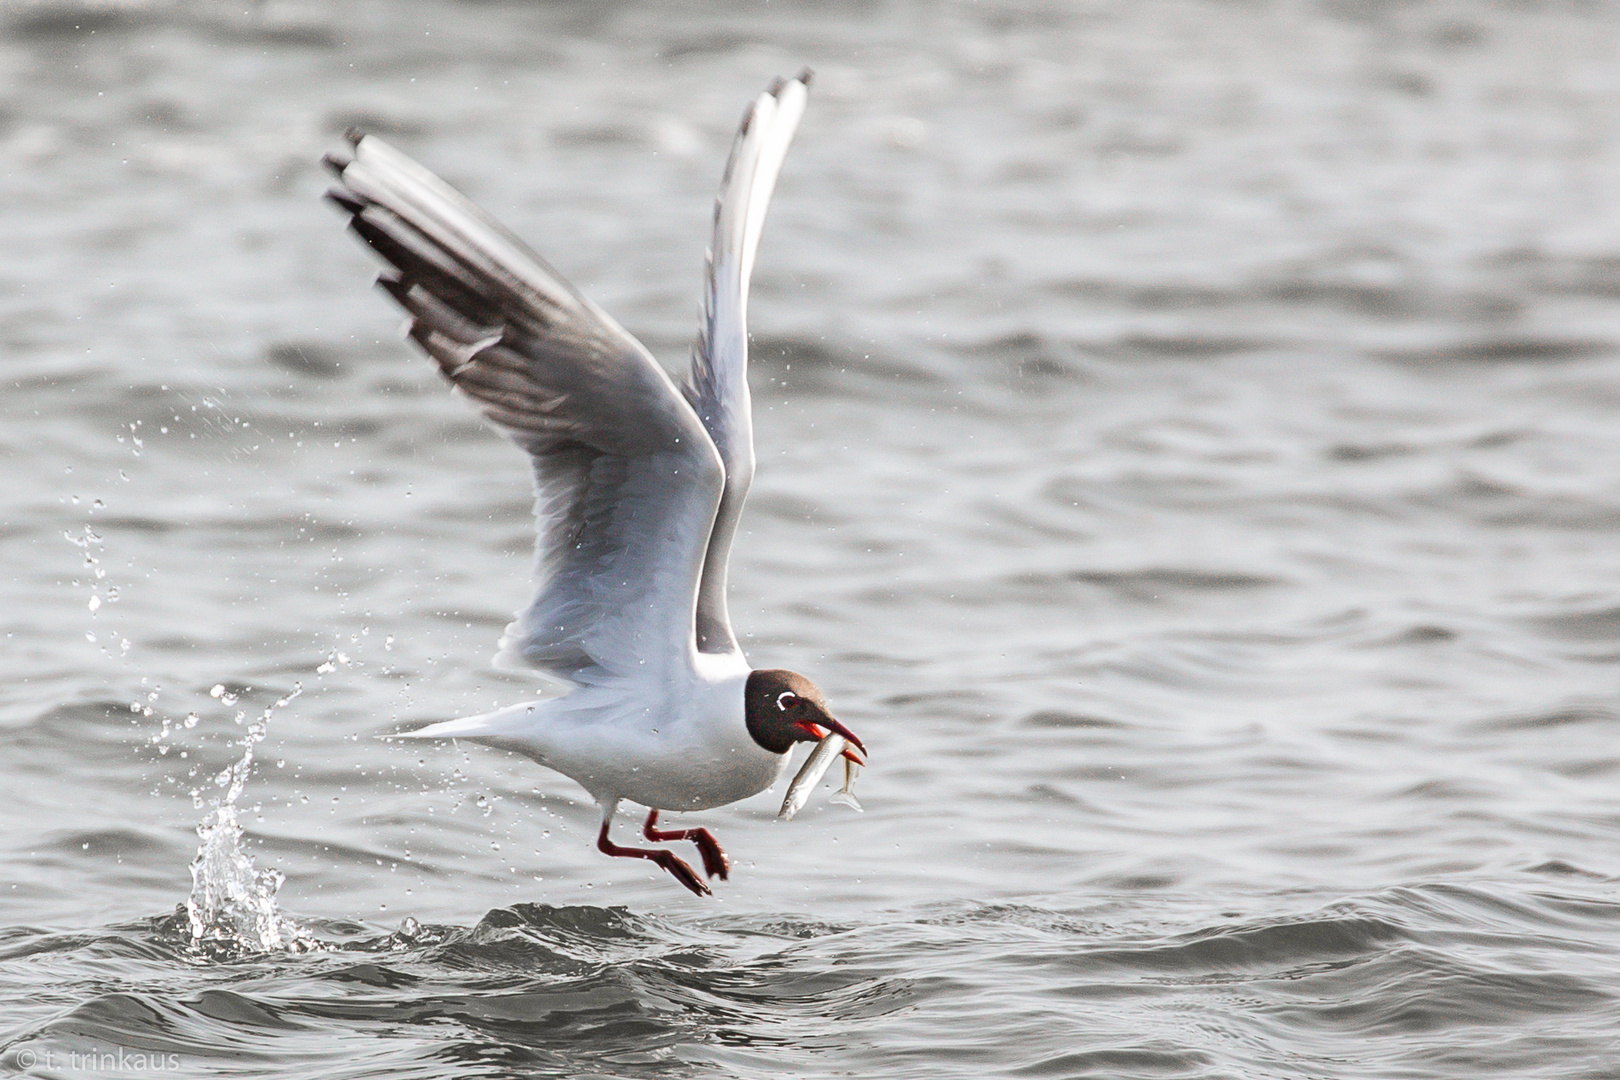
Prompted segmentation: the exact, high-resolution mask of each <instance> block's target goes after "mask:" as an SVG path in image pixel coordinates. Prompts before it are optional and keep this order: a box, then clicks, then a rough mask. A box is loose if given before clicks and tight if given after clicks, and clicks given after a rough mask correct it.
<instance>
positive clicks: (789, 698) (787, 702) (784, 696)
mask: <svg viewBox="0 0 1620 1080" xmlns="http://www.w3.org/2000/svg"><path fill="white" fill-rule="evenodd" d="M798 701H799V695H798V694H795V693H794V692H793V691H791V690H786V691H783V692H782V693H780V694H777V695H776V707H777V708H778V709H781V710H782V711H783V712H787V711H788V710H789V709H791V708H793V706H794V705H796V704H798Z"/></svg>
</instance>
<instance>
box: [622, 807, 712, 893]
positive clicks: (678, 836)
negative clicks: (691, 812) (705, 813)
mask: <svg viewBox="0 0 1620 1080" xmlns="http://www.w3.org/2000/svg"><path fill="white" fill-rule="evenodd" d="M641 835H642V836H645V837H646V838H647V839H649V840H690V841H692V843H694V844H696V845H697V847H698V852H699V853H700V854H702V856H703V872H704V873H705V874H708V875H709V876H710V877H717V878H719V879H720V880H721V881H724V880H726V879H727V878H728V877H730V876H731V860H730V859H729V858H728V857H727V856H726V853H725V852H724V851H721V850H720V841H718V840H716V839H715V838H714V833H712V832H710V831H709V830H708V829H660V828H659V827H658V811H656V810H654V811H652V812H651V813H650V814H648V815H647V824H645V825H643V826H642V827H641Z"/></svg>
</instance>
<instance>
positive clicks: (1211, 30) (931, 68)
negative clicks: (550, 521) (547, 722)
mask: <svg viewBox="0 0 1620 1080" xmlns="http://www.w3.org/2000/svg"><path fill="white" fill-rule="evenodd" d="M1617 45H1620V10H1617V9H1616V8H1615V7H1614V6H1613V5H1610V4H1604V3H1593V4H1584V5H1558V4H1547V5H1508V4H1487V3H1483V2H1482V3H1478V4H1465V3H1452V4H1442V3H1431V4H1423V3H1407V4H1399V3H1352V2H1348V0H1341V2H1322V3H1282V2H1279V3H1275V4H1266V3H1249V4H1243V3H1213V2H1212V3H1195V2H1190V0H1189V2H1181V3H1176V2H1164V3H1159V2H1149V3H1140V4H1123V3H1118V4H1102V3H1098V4H1089V5H1080V4H1050V5H1043V4H1040V3H1012V2H995V3H984V4H974V5H969V4H940V5H922V4H918V5H909V4H900V3H896V4H888V5H858V4H848V5H844V6H832V5H809V4H804V5H793V4H782V3H773V4H769V5H757V4H756V5H735V6H731V7H724V8H722V7H716V8H712V9H711V8H707V7H702V6H696V5H687V6H682V5H678V4H650V3H625V4H615V5H605V4H604V5H591V6H584V5H581V6H549V5H529V4H517V3H459V4H458V3H448V2H428V0H414V2H400V3H392V4H386V5H385V4H381V3H345V4H341V5H339V4H330V5H328V4H320V3H314V4H304V5H291V4H286V3H276V2H271V3H266V4H262V5H259V6H258V7H257V8H253V9H251V10H245V11H238V10H235V9H231V8H229V7H228V6H227V5H223V4H211V3H196V4H184V3H178V2H175V3H158V2H153V3H150V4H137V3H123V4H117V3H112V2H110V0H109V2H90V0H84V2H83V3H82V4H80V5H77V6H75V5H73V4H71V3H51V2H44V0H41V2H19V0H10V2H7V3H4V4H3V5H0V85H3V86H4V88H5V93H4V97H3V100H0V220H3V222H4V228H3V229H0V356H3V359H4V368H3V373H4V378H5V393H4V395H3V397H0V416H3V425H0V461H3V462H4V475H5V478H6V483H5V485H4V489H3V492H0V500H3V502H0V505H3V507H4V514H3V523H0V539H3V542H4V547H3V554H4V572H3V574H0V589H3V592H0V623H3V628H4V632H5V645H6V647H5V650H4V651H3V652H0V783H3V785H4V790H5V793H6V796H7V797H6V798H5V799H4V800H0V868H3V876H0V1069H10V1070H14V1071H18V1072H24V1073H29V1074H32V1075H38V1076H73V1075H89V1074H91V1073H95V1074H98V1075H99V1074H128V1075H150V1074H151V1073H153V1072H154V1071H157V1070H159V1069H161V1070H162V1071H163V1072H164V1073H165V1074H170V1073H176V1072H178V1073H183V1074H185V1075H190V1076H216V1075H220V1074H222V1073H230V1074H234V1075H255V1076H257V1075H288V1076H300V1077H302V1076H323V1077H360V1076H366V1077H381V1076H388V1077H406V1076H422V1077H438V1076H445V1075H451V1074H454V1075H487V1076H558V1077H561V1076H580V1077H586V1076H589V1077H599V1076H614V1077H643V1076H738V1077H756V1076H793V1077H801V1076H802V1077H823V1076H835V1075H862V1076H882V1077H919V1078H940V1077H983V1076H992V1075H993V1076H1023V1077H1080V1076H1105V1077H1245V1078H1248V1077H1279V1078H1294V1077H1335V1078H1336V1077H1393V1076H1403V1077H1478V1076H1485V1075H1491V1076H1511V1077H1532V1076H1546V1077H1554V1076H1556V1077H1573V1076H1587V1077H1598V1076H1613V1075H1615V1070H1616V1068H1617V1063H1620V1038H1617V1036H1616V1031H1617V1030H1620V889H1617V887H1616V883H1617V881H1620V792H1617V789H1616V778H1617V775H1620V695H1617V690H1620V687H1617V684H1616V674H1617V672H1620V546H1617V544H1616V537H1617V531H1620V424H1617V423H1616V418H1617V415H1620V197H1617V193H1620V65H1616V64H1615V62H1614V57H1615V55H1616V50H1617ZM805 63H808V64H810V65H812V66H814V67H815V68H816V69H817V71H818V80H817V83H816V86H815V91H814V94H813V97H812V101H811V105H810V110H809V112H808V113H807V115H806V117H805V121H804V125H803V127H802V128H801V130H800V134H799V138H798V142H797V144H796V146H795V147H794V149H793V152H792V154H791V156H790V157H789V160H788V165H787V168H786V170H785V172H784V176H783V180H782V183H781V186H780V187H779V189H778V195H777V203H776V206H775V209H774V211H773V215H772V219H771V222H770V225H769V227H768V229H767V231H766V237H765V242H764V245H763V248H762V251H761V255H760V262H759V268H758V272H757V277H756V287H755V300H754V303H753V305H752V308H753V310H752V312H751V314H752V317H753V321H754V330H755V343H754V348H755V358H754V387H755V394H756V398H755V401H756V408H757V419H756V424H757V437H758V440H759V451H760V459H761V469H760V474H759V478H758V480H757V482H756V486H755V493H754V496H753V498H752V500H751V502H750V507H749V513H748V516H747V518H746V519H745V523H744V524H745V535H744V536H743V537H742V538H741V540H740V545H739V550H738V552H737V554H736V557H735V559H734V561H733V564H732V576H733V601H732V610H733V613H734V616H735V618H736V620H737V622H738V623H739V625H740V627H741V628H742V629H743V630H744V631H746V632H748V634H749V636H748V638H747V641H746V647H747V649H748V650H749V653H750V657H751V659H752V660H753V661H754V662H755V663H757V664H760V665H762V666H786V667H793V668H796V669H799V670H803V671H807V672H809V673H811V674H813V675H814V676H815V677H816V678H817V680H818V681H819V682H820V683H821V684H822V685H823V686H824V687H825V688H826V689H827V690H828V692H829V694H830V695H831V696H832V698H833V701H834V702H835V704H837V705H838V707H839V711H840V715H842V716H844V717H845V718H846V719H848V720H849V721H850V723H851V724H852V726H854V727H855V728H856V730H858V731H860V732H861V733H862V735H863V736H864V737H865V738H866V739H867V741H868V743H869V745H870V747H871V748H872V768H871V769H870V770H868V771H867V772H866V773H865V774H864V775H863V776H862V778H861V784H860V790H861V795H862V799H863V801H864V802H865V804H866V807H867V811H866V813H865V814H863V815H859V816H857V815H855V814H853V813H850V812H849V811H848V810H845V809H843V808H840V807H836V806H828V805H827V804H826V802H825V792H824V793H823V794H822V795H821V796H818V797H817V798H816V799H815V800H814V801H813V802H812V804H811V806H810V807H809V808H808V809H807V810H806V811H805V812H804V813H803V814H802V815H801V816H800V818H799V819H798V820H797V821H795V822H793V823H791V824H779V823H777V822H775V821H774V820H773V815H774V811H775V800H773V798H772V797H771V796H768V795H767V796H761V797H759V798H757V799H754V800H752V801H750V802H748V803H745V804H742V805H739V806H734V807H730V808H726V809H723V810H719V811H714V812H710V813H706V814H703V815H697V816H695V817H697V818H700V819H701V822H702V823H703V824H706V825H709V826H711V827H713V828H714V829H715V830H716V831H717V832H718V833H719V835H720V836H721V838H722V840H723V841H724V842H725V843H726V844H727V846H728V848H729V850H730V851H731V852H732V854H733V855H734V856H735V858H736V859H737V863H738V866H737V870H736V873H735V874H734V876H733V880H732V881H731V882H730V883H729V884H727V885H725V886H724V887H722V888H721V889H720V890H719V895H718V897H717V898H716V899H714V900H711V901H700V900H698V899H696V898H694V897H691V896H688V895H687V894H686V893H685V892H684V891H683V890H681V889H679V888H677V887H676V886H674V885H673V884H672V883H671V882H670V881H669V880H668V879H667V877H666V876H664V875H662V874H660V873H659V872H658V871H657V870H656V869H655V868H652V867H649V866H646V865H643V864H640V863H634V864H631V863H630V862H629V861H628V860H608V859H604V858H603V857H601V856H600V855H598V854H597V853H596V852H595V851H594V850H593V848H592V844H591V840H592V837H593V834H594V825H595V813H594V810H593V808H592V807H590V806H589V805H588V804H587V801H586V799H585V798H584V796H583V794H582V793H581V792H580V791H578V790H577V789H575V788H574V787H573V786H572V784H571V783H570V782H569V781H567V780H564V779H562V778H560V777H557V776H554V775H551V774H548V773H545V772H543V771H541V770H539V769H538V768H537V767H535V766H533V765H532V764H529V763H527V762H525V761H521V760H517V759H513V758H509V757H506V756H504V755H501V754H497V753H493V752H486V751H481V750H478V749H476V748H461V749H458V748H455V747H451V746H444V747H425V748H424V747H419V746H418V747H395V746H391V745H389V744H386V743H383V742H380V741H378V740H377V739H376V738H375V736H376V735H378V734H381V733H385V732H388V731H391V730H394V729H395V728H396V727H397V726H399V725H402V724H409V723H417V722H421V721H427V720H435V719H443V718H447V717H451V716H457V715H462V714H465V713H468V712H472V711H475V710H480V709H483V708H486V707H488V706H490V705H492V704H494V703H496V702H505V701H511V700H515V699H517V696H518V695H520V694H524V693H527V692H529V690H530V689H532V687H531V685H530V684H529V683H527V682H525V681H524V680H523V679H521V678H518V677H514V676H511V675H506V674H501V673H497V672H495V671H493V670H491V669H490V668H488V667H487V659H488V657H489V656H490V655H491V653H492V652H493V645H494V641H495V638H496V637H497V636H498V634H499V631H500V628H501V626H502V625H503V624H504V623H505V621H506V619H507V618H508V617H509V614H510V612H511V611H512V610H513V609H514V608H516V607H517V606H518V605H519V603H520V602H522V601H523V599H524V598H525V597H526V594H527V588H528V585H527V570H528V562H529V554H528V550H529V545H530V534H529V524H528V523H529V493H528V481H527V478H526V472H525V467H524V464H523V461H522V458H521V455H520V454H519V453H518V452H517V451H516V450H515V449H513V448H512V447H511V446H509V445H508V444H506V443H505V442H504V441H503V440H501V439H500V438H499V437H498V436H496V435H495V434H493V433H492V432H491V431H489V430H487V429H486V428H484V427H483V426H481V424H480V423H479V422H478V421H477V420H476V418H475V417H474V415H473V413H472V411H471V410H470V409H468V408H467V407H466V406H465V404H464V403H462V402H459V401H457V400H455V399H453V398H452V397H451V396H450V395H449V394H448V393H446V392H445V390H444V388H443V387H442V386H441V385H439V382H438V380H437V377H436V376H435V375H434V373H433V372H432V371H431V370H430V365H429V364H428V363H426V362H425V361H423V360H421V359H420V358H418V357H416V356H414V355H412V354H411V353H410V351H409V350H408V349H407V348H406V347H405V346H404V345H403V344H402V343H400V342H399V341H398V340H397V336H396V334H395V326H396V323H397V316H396V315H395V314H394V312H393V311H392V309H391V308H390V307H389V305H388V304H387V303H385V301H384V299H383V298H382V297H380V296H378V295H375V294H373V293H372V292H371V291H370V290H369V289H368V287H367V283H368V281H369V280H370V277H371V275H372V273H373V272H374V270H373V267H372V266H371V264H370V263H369V262H368V261H367V259H366V257H365V256H364V254H363V253H362V252H361V251H360V250H359V249H358V246H357V245H356V244H354V243H353V242H352V241H351V240H350V239H348V238H346V237H345V236H343V235H342V231H341V228H340V224H339V220H338V218H337V217H336V215H334V214H331V213H329V212H328V211H327V210H326V208H324V207H323V206H322V205H320V201H319V196H320V193H321V191H322V190H323V189H324V182H323V178H322V177H321V175H320V174H319V171H318V169H317V168H316V166H315V164H314V162H315V159H316V158H317V157H318V156H319V154H320V153H321V152H322V151H323V150H325V149H328V148H331V147H332V146H334V145H335V144H336V143H337V141H338V139H339V136H340V134H341V132H342V131H343V130H344V129H345V128H346V127H348V126H350V125H352V124H359V125H361V126H363V127H366V128H367V129H369V130H373V131H377V132H379V133H381V134H383V135H384V136H385V137H387V138H390V139H391V140H393V141H394V142H396V143H397V144H398V145H400V146H401V147H402V148H404V149H406V150H407V151H408V152H410V153H412V154H414V155H416V156H418V157H419V158H420V159H422V160H423V161H424V162H426V163H427V164H429V165H430V166H432V167H433V168H435V169H437V170H439V171H440V172H441V173H443V174H444V175H445V176H446V177H447V178H449V179H451V180H452V181H453V182H454V183H456V184H458V185H460V186H461V187H463V188H464V189H465V190H466V191H467V192H468V193H469V194H471V195H473V196H474V197H475V198H477V199H479V200H480V201H482V202H483V203H484V204H485V205H487V206H488V207H490V208H491V209H492V210H493V211H494V212H496V213H497V214H498V215H499V216H500V217H502V218H503V219H505V220H506V221H507V222H509V223H510V224H511V225H512V226H513V227H515V228H516V229H517V231H519V232H520V233H522V234H523V235H525V236H526V237H528V238H530V239H531V240H532V241H533V242H534V244H535V246H536V247H538V248H539V249H540V250H542V251H543V252H545V253H546V254H547V255H548V256H549V257H550V259H551V260H552V261H553V262H554V263H555V264H556V265H557V266H558V267H559V268H560V269H561V270H562V271H563V272H564V273H566V274H568V275H569V276H570V277H571V278H572V279H573V280H574V281H575V282H576V283H578V284H579V285H580V286H581V287H582V288H584V289H585V290H586V291H587V292H589V294H590V295H591V296H592V297H593V298H594V299H596V300H597V301H598V302H599V303H601V304H602V305H603V306H604V307H606V308H607V309H608V310H609V311H611V312H613V313H614V314H615V315H616V316H617V317H618V318H619V319H620V320H621V321H622V322H624V323H625V324H626V325H627V326H628V327H629V328H630V329H631V330H632V331H633V332H635V333H637V334H638V335H640V336H641V337H642V338H643V340H645V341H646V342H647V343H648V344H649V346H650V347H651V348H652V349H653V350H654V352H655V353H657V354H658V355H659V356H660V357H661V358H663V359H664V360H666V361H667V362H669V363H670V364H671V365H679V364H682V363H684V357H685V350H686V348H687V345H688V342H689V340H690V337H691V334H692V331H693V328H694V325H695V312H696V307H697V298H698V291H697V286H698V280H699V273H700V267H701V260H702V251H703V244H704V241H705V239H706V230H707V222H708V217H709V213H710V206H711V199H712V197H713V192H714V189H715V186H716V183H717V180H718V175H719V170H720V167H721V164H722V162H723V160H724V155H725V150H726V147H727V145H728V142H729V139H730V136H731V132H732V129H733V127H734V124H735V122H736V119H737V117H738V116H739V115H740V113H741V110H742V107H743V104H744V103H745V102H746V101H747V100H748V99H749V97H750V96H752V95H753V94H754V93H756V92H757V91H758V90H759V88H760V87H762V86H763V85H764V83H765V82H766V81H767V80H768V79H769V78H770V77H771V76H773V75H776V74H779V73H790V72H792V71H795V70H797V69H798V67H799V66H801V65H802V64H805ZM300 685H301V686H302V694H301V695H300V696H298V697H296V698H294V699H292V700H290V701H288V702H287V704H285V705H284V706H282V707H280V708H274V707H273V706H274V703H275V702H276V701H277V700H278V699H283V698H285V697H286V696H287V695H288V694H290V693H291V692H292V691H293V690H295V689H296V688H297V687H298V686H300ZM216 688H217V689H216ZM211 691H213V693H211ZM233 699H236V700H234V701H233ZM267 710H268V711H269V720H268V724H267V735H266V738H265V740H264V741H263V742H262V743H260V744H259V745H258V747H257V763H256V766H255V770H254V772H253V774H252V775H251V777H250V778H249V779H248V781H247V783H246V786H245V788H244V790H243V794H242V796H241V798H240V799H239V801H238V803H237V807H238V810H239V818H240V822H241V824H242V826H243V827H245V828H246V830H247V840H246V843H245V848H244V850H245V852H246V853H247V854H248V855H250V856H251V857H252V858H253V860H254V861H255V863H256V864H257V866H258V868H259V869H260V870H276V871H279V872H280V873H282V874H284V875H285V877H286V881H285V884H284V885H283V886H282V888H281V891H280V894H279V904H280V909H281V911H282V912H283V914H284V915H285V916H287V917H288V918H290V919H292V920H293V921H294V922H295V923H296V925H297V927H298V928H299V934H300V935H301V936H299V937H298V938H297V941H298V942H299V943H300V944H298V945H297V947H295V948H293V949H289V950H282V951H277V952H273V953H270V954H266V955H254V954H252V953H251V952H248V951H245V950H240V949H234V950H233V949H231V948H228V947H224V946H221V945H218V943H216V945H215V946H214V947H202V946H199V945H196V944H194V943H193V940H192V937H191V933H190V929H189V927H188V923H187V915H186V912H185V910H184V908H183V904H184V903H185V901H186V899H187V896H188V894H189V893H190V891H191V875H190V873H189V871H188V867H189V866H190V864H191V862H192V859H193V858H194V856H195V855H196V852H197V848H198V843H199V840H198V836H197V833H196V827H197V826H198V825H199V824H200V823H204V822H206V821H208V820H211V818H210V817H209V815H210V814H211V812H212V811H211V809H210V807H211V804H212V801H215V800H218V799H219V798H220V797H221V789H220V788H217V787H215V785H214V777H215V776H216V774H219V773H220V772H221V770H223V769H225V767H226V766H228V765H230V764H231V763H232V762H234V761H236V760H237V759H238V758H239V757H240V756H241V753H242V749H241V746H240V740H241V739H242V737H243V735H244V732H245V730H246V729H247V726H248V725H250V724H252V723H253V722H254V721H255V720H256V719H258V718H260V717H262V716H264V715H265V714H266V711H267ZM238 713H241V714H242V717H243V720H242V723H241V724H240V725H239V724H238V723H236V722H234V721H235V718H236V716H237V714H238ZM188 715H192V716H194V717H195V720H194V722H192V723H191V725H190V726H188V723H187V717H188ZM193 791H195V792H196V796H195V798H194V797H193V796H192V792H193ZM777 797H778V798H779V797H780V792H778V793H777ZM622 827H623V826H621V828H622ZM119 1055H122V1057H120V1056H119Z"/></svg>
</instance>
